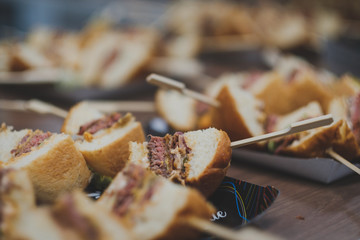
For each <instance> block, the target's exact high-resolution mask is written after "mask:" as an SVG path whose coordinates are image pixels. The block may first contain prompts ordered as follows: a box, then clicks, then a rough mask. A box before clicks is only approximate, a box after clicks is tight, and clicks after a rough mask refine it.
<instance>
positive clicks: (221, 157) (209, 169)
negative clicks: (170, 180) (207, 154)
mask: <svg viewBox="0 0 360 240" xmlns="http://www.w3.org/2000/svg"><path fill="white" fill-rule="evenodd" d="M220 133H221V137H220V141H219V143H218V147H217V149H216V153H215V155H214V157H213V159H212V161H211V162H210V164H209V165H208V166H206V168H205V169H204V171H203V172H202V174H201V175H200V176H198V177H197V178H192V179H186V180H185V184H186V185H189V186H192V187H194V188H196V189H198V190H199V191H200V192H201V193H202V194H203V195H204V196H210V195H211V194H212V193H213V192H214V191H215V190H216V189H217V188H218V186H219V185H220V184H221V182H222V180H223V179H224V177H225V175H226V172H227V169H228V168H229V167H230V160H231V153H232V150H231V147H230V143H231V142H230V139H229V137H228V135H227V134H226V132H224V131H221V130H220Z"/></svg>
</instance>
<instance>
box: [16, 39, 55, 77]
mask: <svg viewBox="0 0 360 240" xmlns="http://www.w3.org/2000/svg"><path fill="white" fill-rule="evenodd" d="M52 66H53V63H52V62H51V61H50V59H48V58H47V57H46V56H45V55H44V54H43V53H41V52H40V51H39V50H37V49H35V48H34V47H31V46H30V45H29V44H25V43H21V44H16V45H14V46H13V49H12V52H11V60H10V63H9V70H10V71H25V70H30V69H38V68H50V67H52Z"/></svg>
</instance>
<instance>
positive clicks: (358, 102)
mask: <svg viewBox="0 0 360 240" xmlns="http://www.w3.org/2000/svg"><path fill="white" fill-rule="evenodd" d="M349 110H350V121H351V125H352V130H353V133H354V135H355V138H356V140H357V142H358V143H359V144H360V93H358V94H357V95H356V96H354V97H353V98H352V100H351V105H350V109H349Z"/></svg>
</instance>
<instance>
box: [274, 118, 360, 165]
mask: <svg viewBox="0 0 360 240" xmlns="http://www.w3.org/2000/svg"><path fill="white" fill-rule="evenodd" d="M355 144H356V140H355V138H354V135H353V134H352V132H351V130H350V129H349V127H348V126H347V124H346V122H345V121H344V120H339V121H338V122H336V123H334V124H333V125H331V126H329V127H322V128H319V129H317V130H316V133H315V134H313V135H312V136H311V137H310V138H306V139H304V140H301V141H300V142H298V143H296V144H292V145H290V146H288V147H286V148H284V149H282V150H281V151H280V152H279V153H280V154H286V155H291V156H297V157H306V158H313V157H325V156H326V153H325V151H326V150H327V149H328V148H330V147H332V148H333V149H334V150H335V151H336V152H338V153H339V154H341V155H343V156H347V157H348V158H349V160H351V159H353V158H354V157H355V156H356V155H359V147H358V146H356V145H355Z"/></svg>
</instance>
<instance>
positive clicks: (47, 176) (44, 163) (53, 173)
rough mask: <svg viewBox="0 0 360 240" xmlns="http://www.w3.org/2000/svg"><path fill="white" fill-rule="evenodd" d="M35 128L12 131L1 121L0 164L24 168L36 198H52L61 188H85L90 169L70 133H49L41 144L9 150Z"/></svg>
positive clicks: (68, 189)
mask: <svg viewBox="0 0 360 240" xmlns="http://www.w3.org/2000/svg"><path fill="white" fill-rule="evenodd" d="M35 132H36V131H35ZM35 132H34V131H32V130H30V129H23V130H20V131H15V130H13V129H12V127H7V126H6V125H5V124H3V125H2V127H1V129H0V152H1V155H0V156H1V161H0V163H1V165H2V167H4V168H15V169H25V170H27V172H28V174H29V177H30V179H31V181H32V183H33V185H34V189H35V193H36V197H37V199H38V200H39V201H44V202H51V201H53V200H54V199H55V198H57V197H58V196H59V195H61V194H62V193H64V192H67V191H71V190H73V189H77V188H79V189H84V188H85V187H86V186H87V184H88V183H89V180H90V175H91V173H90V171H89V169H88V167H87V165H86V162H85V160H84V158H83V156H82V155H81V153H80V152H79V151H78V150H77V148H76V147H75V144H74V141H73V140H72V139H71V137H70V136H69V135H66V134H56V133H52V134H51V136H50V137H49V138H47V139H45V140H44V141H43V142H42V143H41V144H40V145H38V146H33V147H32V148H31V151H30V152H25V153H22V154H20V155H17V156H15V155H14V153H11V151H12V150H13V149H17V146H18V144H19V143H20V141H21V140H22V139H23V138H24V137H25V136H26V135H27V134H33V133H35ZM40 132H41V131H40ZM15 154H16V153H15Z"/></svg>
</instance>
